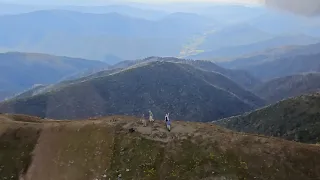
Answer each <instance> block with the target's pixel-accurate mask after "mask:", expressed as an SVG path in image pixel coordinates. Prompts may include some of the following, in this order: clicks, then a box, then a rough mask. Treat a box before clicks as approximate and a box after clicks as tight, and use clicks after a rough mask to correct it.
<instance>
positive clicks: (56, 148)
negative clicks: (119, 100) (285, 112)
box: [0, 116, 320, 180]
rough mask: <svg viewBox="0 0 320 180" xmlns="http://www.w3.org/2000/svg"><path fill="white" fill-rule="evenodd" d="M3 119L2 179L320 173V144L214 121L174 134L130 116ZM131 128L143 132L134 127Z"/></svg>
mask: <svg viewBox="0 0 320 180" xmlns="http://www.w3.org/2000/svg"><path fill="white" fill-rule="evenodd" d="M0 118H1V126H0V127H1V128H0V144H1V145H2V146H4V144H6V145H7V146H6V148H5V149H1V151H0V165H1V166H0V167H1V168H2V169H1V170H0V177H1V178H2V179H5V178H10V177H12V178H11V179H13V180H18V179H19V176H20V177H24V178H25V179H26V180H31V179H32V180H42V179H48V180H51V179H69V180H73V179H74V180H75V179H77V180H82V179H83V180H85V179H95V178H97V179H109V178H111V179H115V178H116V177H117V176H118V175H119V174H121V175H122V177H123V179H150V180H151V179H169V180H171V179H172V180H174V179H230V180H245V179H246V180H251V179H261V180H287V179H292V180H301V179H317V178H319V177H320V174H319V172H320V166H319V164H320V150H319V147H318V146H315V145H307V144H299V143H294V142H288V141H285V140H280V139H276V138H268V137H262V136H254V135H247V134H240V133H235V132H231V131H228V130H225V129H222V128H219V127H217V126H214V125H209V124H201V123H186V122H173V129H172V132H171V133H168V132H167V131H165V130H164V128H163V127H162V124H161V123H160V122H155V124H153V125H150V126H149V127H145V128H144V127H141V125H140V123H138V121H137V119H135V118H130V117H108V118H102V119H98V120H91V121H76V122H75V121H73V122H68V121H63V122H62V121H61V122H54V121H46V122H44V121H39V120H38V119H33V118H32V117H27V116H10V117H7V116H0ZM25 118H27V119H25ZM21 120H22V121H21ZM28 121H30V122H28ZM130 127H134V128H135V129H136V132H134V133H128V129H127V128H130ZM8 164H10V166H8ZM4 165H5V166H4Z"/></svg>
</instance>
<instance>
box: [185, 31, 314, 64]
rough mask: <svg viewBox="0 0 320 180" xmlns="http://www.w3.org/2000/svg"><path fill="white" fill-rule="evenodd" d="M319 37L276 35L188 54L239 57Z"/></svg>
mask: <svg viewBox="0 0 320 180" xmlns="http://www.w3.org/2000/svg"><path fill="white" fill-rule="evenodd" d="M319 41H320V39H317V38H314V37H310V36H306V35H290V36H277V37H274V38H271V39H268V40H265V41H260V42H256V43H253V44H246V45H239V46H229V47H225V48H220V49H216V50H211V51H207V52H203V53H199V54H197V55H193V56H189V57H188V58H191V59H208V60H213V59H217V58H229V59H231V58H239V57H240V56H244V55H248V56H250V55H252V54H254V53H258V52H261V51H265V50H268V49H274V48H282V47H284V46H293V45H309V44H315V43H318V42H319Z"/></svg>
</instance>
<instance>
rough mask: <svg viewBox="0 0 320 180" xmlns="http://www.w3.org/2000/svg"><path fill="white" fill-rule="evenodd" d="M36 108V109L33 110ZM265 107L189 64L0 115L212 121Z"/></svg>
mask: <svg viewBox="0 0 320 180" xmlns="http://www.w3.org/2000/svg"><path fill="white" fill-rule="evenodd" d="M31 104H32V105H31ZM263 105H264V101H263V100H261V99H260V98H259V97H257V96H255V95H254V94H252V93H251V92H249V91H246V90H244V89H242V88H241V87H240V86H238V85H237V84H236V83H234V82H233V81H231V80H230V79H228V78H226V77H225V76H223V75H221V74H218V73H214V72H208V71H203V70H200V69H197V68H194V67H192V66H190V65H187V64H181V63H171V62H153V63H147V64H141V65H138V66H136V67H134V66H133V67H130V68H128V69H125V70H122V71H119V72H115V73H111V74H106V75H104V76H100V77H96V78H89V79H88V80H83V81H80V82H75V83H70V84H67V85H66V86H63V87H61V88H57V89H55V90H53V91H50V92H47V93H43V94H38V95H36V96H33V97H30V98H26V99H18V100H10V101H7V102H4V103H2V104H0V112H8V113H18V114H30V115H36V116H40V117H48V118H56V119H82V118H89V117H94V116H105V115H118V114H120V115H136V116H139V117H140V116H141V115H142V114H143V113H147V112H148V110H149V109H152V111H153V112H154V115H155V117H157V118H163V115H164V114H165V113H167V112H171V114H172V116H173V117H174V118H177V119H184V120H188V121H212V120H215V119H219V118H223V117H229V116H232V115H237V114H241V113H243V112H247V111H250V110H252V109H255V108H257V107H261V106H263Z"/></svg>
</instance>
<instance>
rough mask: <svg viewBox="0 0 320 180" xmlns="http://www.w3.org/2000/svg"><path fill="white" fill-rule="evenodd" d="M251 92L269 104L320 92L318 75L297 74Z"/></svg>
mask: <svg viewBox="0 0 320 180" xmlns="http://www.w3.org/2000/svg"><path fill="white" fill-rule="evenodd" d="M253 92H254V93H255V94H257V95H258V96H259V97H262V98H264V99H266V100H267V101H268V102H270V103H275V102H277V101H280V100H283V99H287V98H290V97H295V96H299V95H302V94H308V93H315V92H320V73H309V74H298V75H293V76H286V77H283V78H277V79H273V80H270V81H268V82H265V83H263V84H261V85H258V86H257V87H255V88H254V89H253Z"/></svg>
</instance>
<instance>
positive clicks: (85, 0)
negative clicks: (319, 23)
mask: <svg viewBox="0 0 320 180" xmlns="http://www.w3.org/2000/svg"><path fill="white" fill-rule="evenodd" d="M121 1H122V2H139V3H163V2H164V3H168V2H236V3H250V4H251V3H257V2H259V1H261V0H67V1H66V0H23V1H21V0H0V2H6V3H19V4H54V5H58V4H61V5H62V4H63V5H65V4H92V5H94V4H97V5H100V4H108V3H117V2H121Z"/></svg>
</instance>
